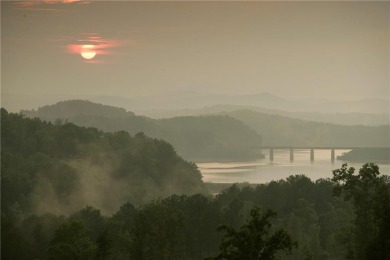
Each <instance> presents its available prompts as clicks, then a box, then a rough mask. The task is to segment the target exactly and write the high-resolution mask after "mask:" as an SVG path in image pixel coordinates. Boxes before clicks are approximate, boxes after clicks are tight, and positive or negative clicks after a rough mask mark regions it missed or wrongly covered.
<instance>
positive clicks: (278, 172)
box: [197, 150, 390, 183]
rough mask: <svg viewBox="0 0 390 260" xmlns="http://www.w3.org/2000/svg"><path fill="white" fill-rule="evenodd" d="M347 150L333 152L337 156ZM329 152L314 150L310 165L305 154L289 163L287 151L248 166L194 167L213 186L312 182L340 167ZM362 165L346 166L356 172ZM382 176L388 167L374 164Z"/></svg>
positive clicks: (298, 154)
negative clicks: (298, 178)
mask: <svg viewBox="0 0 390 260" xmlns="http://www.w3.org/2000/svg"><path fill="white" fill-rule="evenodd" d="M347 151H348V150H336V151H335V155H336V156H338V155H341V154H342V153H344V152H347ZM330 155H331V152H330V150H315V159H314V162H310V151H309V150H294V161H293V162H290V151H288V150H275V151H274V161H273V162H270V161H269V157H268V155H267V156H266V158H264V159H261V160H257V161H250V162H227V163H224V162H210V163H197V165H198V167H199V170H200V171H201V173H202V175H203V180H204V181H205V182H216V183H235V182H249V183H266V182H270V181H272V180H280V179H285V178H287V177H288V176H290V175H296V174H304V175H306V176H308V177H309V178H311V179H312V180H317V179H320V178H331V177H332V170H334V169H337V168H340V167H341V165H342V164H343V163H344V162H342V161H338V160H336V161H335V162H334V163H333V164H332V163H331V157H330ZM362 164H363V163H348V166H352V167H355V168H356V169H357V170H358V169H359V168H360V167H361V166H362ZM378 165H379V167H380V171H381V173H382V174H386V175H390V165H386V164H378Z"/></svg>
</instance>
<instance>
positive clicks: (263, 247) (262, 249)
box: [215, 208, 297, 260]
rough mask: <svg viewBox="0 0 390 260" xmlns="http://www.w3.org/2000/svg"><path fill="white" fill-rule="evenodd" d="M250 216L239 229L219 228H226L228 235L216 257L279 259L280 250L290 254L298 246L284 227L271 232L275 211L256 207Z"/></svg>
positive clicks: (223, 227) (222, 228) (222, 227)
mask: <svg viewBox="0 0 390 260" xmlns="http://www.w3.org/2000/svg"><path fill="white" fill-rule="evenodd" d="M250 216H251V218H250V219H249V220H248V222H247V223H246V224H245V225H243V226H242V227H240V229H239V230H235V229H234V228H233V227H230V226H227V225H222V226H220V227H219V228H218V229H219V230H225V231H226V235H225V237H224V238H223V240H222V243H221V246H220V250H221V252H220V253H219V255H218V256H217V257H215V259H248V260H251V259H277V257H276V255H277V253H278V252H279V251H285V252H286V253H287V254H288V253H291V251H292V250H293V248H294V247H296V246H297V244H296V242H293V240H292V239H291V237H290V235H289V234H288V233H287V232H286V231H285V230H283V229H279V230H277V231H275V232H273V234H272V235H271V234H270V229H271V222H270V220H269V219H270V218H273V217H275V216H276V213H275V212H274V211H271V210H267V211H266V212H265V213H263V214H262V213H261V211H260V209H259V208H254V209H252V210H251V213H250Z"/></svg>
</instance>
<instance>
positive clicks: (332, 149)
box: [255, 145, 389, 163]
mask: <svg viewBox="0 0 390 260" xmlns="http://www.w3.org/2000/svg"><path fill="white" fill-rule="evenodd" d="M255 148H256V149H261V150H269V160H270V161H271V162H272V161H273V160H274V150H290V161H291V162H293V161H294V150H310V161H311V162H314V150H330V160H331V162H332V163H334V161H335V159H336V156H335V150H352V149H385V148H387V149H389V147H388V146H371V147H370V146H278V145H275V146H269V145H264V146H256V147H255Z"/></svg>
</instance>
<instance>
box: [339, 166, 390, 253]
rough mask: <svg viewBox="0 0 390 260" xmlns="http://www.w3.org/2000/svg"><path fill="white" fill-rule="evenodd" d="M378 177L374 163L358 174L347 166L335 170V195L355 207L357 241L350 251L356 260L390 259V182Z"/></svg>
mask: <svg viewBox="0 0 390 260" xmlns="http://www.w3.org/2000/svg"><path fill="white" fill-rule="evenodd" d="M379 175H380V172H379V167H378V166H377V165H376V164H373V163H366V164H364V165H363V166H362V168H361V169H360V170H359V172H358V173H357V174H355V169H354V168H353V167H350V168H348V167H347V164H343V166H342V167H341V168H340V169H337V170H334V171H333V178H332V181H333V182H335V184H336V185H335V187H334V193H335V194H336V195H337V196H342V197H344V199H345V200H352V202H353V205H354V210H355V219H354V222H353V224H354V228H353V231H352V233H353V237H354V239H353V240H352V244H351V246H350V249H351V250H350V251H349V252H348V257H350V258H353V259H367V258H368V257H370V258H372V257H373V256H375V258H374V259H388V258H390V250H389V245H390V235H389V234H390V225H389V215H388V213H389V212H390V210H389V209H390V206H389V205H390V203H389V202H390V182H389V179H388V178H387V177H380V176H379Z"/></svg>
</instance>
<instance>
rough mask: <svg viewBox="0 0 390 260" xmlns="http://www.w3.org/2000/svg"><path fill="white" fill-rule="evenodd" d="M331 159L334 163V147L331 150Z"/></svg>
mask: <svg viewBox="0 0 390 260" xmlns="http://www.w3.org/2000/svg"><path fill="white" fill-rule="evenodd" d="M330 160H331V161H332V163H334V161H335V154H334V149H332V150H331V151H330Z"/></svg>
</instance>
